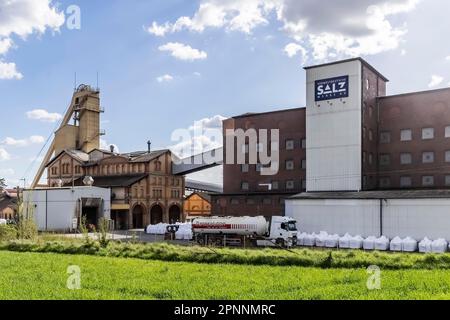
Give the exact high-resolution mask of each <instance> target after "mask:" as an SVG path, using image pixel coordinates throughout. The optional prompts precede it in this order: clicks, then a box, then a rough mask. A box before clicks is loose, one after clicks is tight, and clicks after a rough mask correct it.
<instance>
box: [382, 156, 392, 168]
mask: <svg viewBox="0 0 450 320" xmlns="http://www.w3.org/2000/svg"><path fill="white" fill-rule="evenodd" d="M390 164H391V156H390V155H389V154H382V155H380V165H382V166H388V165H390Z"/></svg>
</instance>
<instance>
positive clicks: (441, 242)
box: [431, 239, 448, 253]
mask: <svg viewBox="0 0 450 320" xmlns="http://www.w3.org/2000/svg"><path fill="white" fill-rule="evenodd" d="M447 248H448V242H447V240H445V239H438V240H434V241H433V243H432V244H431V252H433V253H445V252H447Z"/></svg>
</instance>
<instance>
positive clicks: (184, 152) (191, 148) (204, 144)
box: [168, 115, 226, 158]
mask: <svg viewBox="0 0 450 320" xmlns="http://www.w3.org/2000/svg"><path fill="white" fill-rule="evenodd" d="M225 119H226V118H225V117H223V116H221V115H216V116H213V117H211V118H204V119H201V120H198V121H195V122H194V125H192V126H190V127H189V128H188V129H180V130H181V131H180V132H181V133H183V139H182V141H180V142H178V143H177V144H175V145H172V146H169V147H168V148H169V149H170V150H171V151H172V152H173V153H174V154H175V155H177V156H178V157H180V158H185V157H189V156H191V155H192V154H200V153H203V152H205V151H208V150H212V149H217V148H221V147H222V145H223V136H222V122H223V120H225ZM180 132H174V134H175V133H176V134H175V136H176V137H180V136H179V135H178V133H180Z"/></svg>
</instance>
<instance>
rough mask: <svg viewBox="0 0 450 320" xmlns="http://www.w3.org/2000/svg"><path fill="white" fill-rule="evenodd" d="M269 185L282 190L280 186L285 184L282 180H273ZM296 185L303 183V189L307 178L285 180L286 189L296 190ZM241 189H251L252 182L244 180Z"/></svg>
mask: <svg viewBox="0 0 450 320" xmlns="http://www.w3.org/2000/svg"><path fill="white" fill-rule="evenodd" d="M264 185H267V184H264ZM269 185H270V186H271V190H280V187H281V186H282V185H283V182H281V183H280V181H272V182H271V183H270V184H269ZM296 185H297V187H298V186H299V185H301V187H302V189H306V180H301V181H300V182H296V181H295V180H287V181H285V182H284V188H285V190H294V189H296ZM241 189H242V191H249V190H250V183H249V182H246V181H243V182H242V183H241Z"/></svg>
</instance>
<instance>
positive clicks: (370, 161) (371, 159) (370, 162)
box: [369, 153, 373, 165]
mask: <svg viewBox="0 0 450 320" xmlns="http://www.w3.org/2000/svg"><path fill="white" fill-rule="evenodd" d="M369 164H370V165H372V164H373V153H369Z"/></svg>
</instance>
